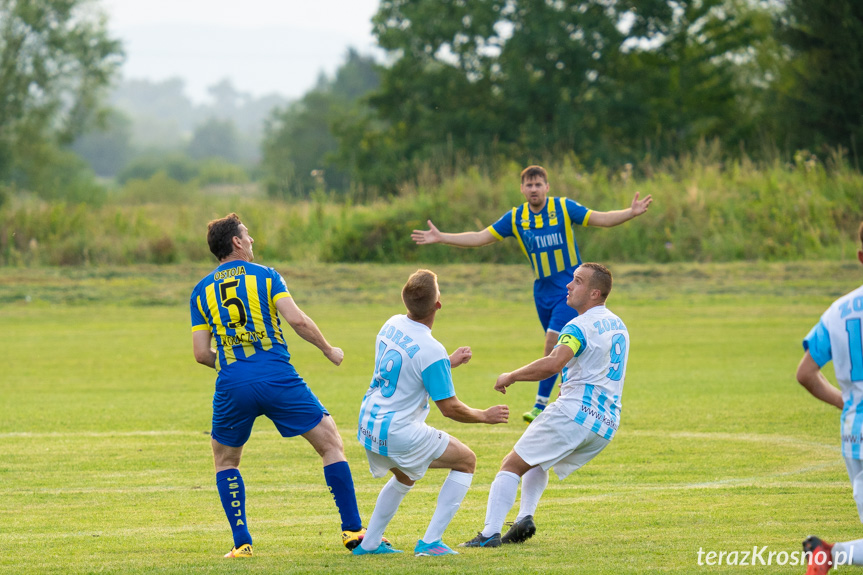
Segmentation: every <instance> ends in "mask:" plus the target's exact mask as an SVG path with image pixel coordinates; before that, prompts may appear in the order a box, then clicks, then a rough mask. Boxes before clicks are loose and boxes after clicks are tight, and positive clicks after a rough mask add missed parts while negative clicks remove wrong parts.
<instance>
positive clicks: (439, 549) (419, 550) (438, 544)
mask: <svg viewBox="0 0 863 575" xmlns="http://www.w3.org/2000/svg"><path fill="white" fill-rule="evenodd" d="M414 555H415V556H417V557H430V556H438V555H458V553H457V552H456V551H453V550H452V549H450V548H449V546H448V545H447V544H446V543H444V542H443V541H441V540H440V539H438V540H437V541H432V542H431V543H426V542H425V541H423V540H422V539H420V540H419V541H417V546H416V547H414Z"/></svg>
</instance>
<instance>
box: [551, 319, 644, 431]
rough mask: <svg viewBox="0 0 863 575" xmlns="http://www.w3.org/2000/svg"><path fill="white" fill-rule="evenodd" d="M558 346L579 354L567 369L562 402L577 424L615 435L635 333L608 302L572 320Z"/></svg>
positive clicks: (558, 401)
mask: <svg viewBox="0 0 863 575" xmlns="http://www.w3.org/2000/svg"><path fill="white" fill-rule="evenodd" d="M557 345H565V346H567V347H569V348H570V349H572V350H573V352H575V356H573V358H572V359H571V360H569V362H567V364H566V366H564V368H563V371H562V372H561V380H562V383H561V384H560V397H559V398H558V399H557V401H556V403H557V404H558V406H559V407H560V409H561V410H562V411H563V412H564V413H565V414H566V415H567V416H569V417H571V418H572V419H573V420H574V421H575V422H576V423H578V424H580V425H583V426H584V427H587V428H588V429H590V430H591V431H593V432H594V433H596V434H597V435H599V436H600V437H604V438H605V439H609V440H610V439H611V438H612V437H614V433H615V432H616V431H617V428H618V426H619V425H620V405H621V404H620V397H621V395H622V394H623V380H624V377H625V376H626V360H627V359H628V358H629V332H628V331H627V330H626V326H625V325H624V324H623V321H621V319H620V318H619V317H617V316H616V315H614V314H613V313H611V311H609V310H608V308H606V307H605V306H604V305H600V306H596V307H592V308H590V309H589V310H587V311H586V312H585V313H584V315H580V316H578V317H576V318H575V319H573V320H572V321H570V322H569V323H567V324H566V325H565V326H564V327H563V329H562V330H561V332H560V336H559V337H558V340H557Z"/></svg>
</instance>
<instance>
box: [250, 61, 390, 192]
mask: <svg viewBox="0 0 863 575" xmlns="http://www.w3.org/2000/svg"><path fill="white" fill-rule="evenodd" d="M377 74H378V72H377V66H376V64H375V62H374V59H373V58H371V57H369V56H361V55H360V54H359V53H357V52H356V51H355V50H353V49H351V50H349V51H348V54H347V59H346V62H345V63H344V64H343V65H342V66H341V67H340V68H339V70H338V71H337V72H336V75H335V78H333V79H332V80H330V79H328V78H326V77H325V76H321V77H320V79H319V81H318V85H317V86H316V87H315V89H313V90H312V91H310V92H308V93H307V94H306V95H305V96H303V98H302V99H300V100H299V101H297V102H294V103H293V104H291V105H289V106H287V107H286V108H283V109H276V110H274V111H273V113H272V114H271V115H270V118H269V119H268V120H267V122H266V124H265V133H264V141H263V144H262V150H263V160H262V164H263V168H264V171H265V173H266V182H267V190H268V192H269V193H270V194H271V195H274V196H299V197H304V196H308V195H309V194H310V193H311V192H312V191H314V190H316V189H320V188H323V187H325V188H327V189H330V190H336V191H338V192H341V193H344V192H346V191H347V189H348V187H349V185H350V179H351V174H352V170H354V168H355V164H354V163H353V162H354V160H355V158H354V157H352V156H349V155H341V154H340V153H339V141H338V140H337V138H336V133H337V132H336V130H340V129H341V128H342V127H344V128H345V129H347V127H348V126H352V125H354V124H355V123H356V122H357V121H358V120H357V119H358V118H361V117H362V116H363V114H364V113H365V108H364V104H363V103H362V96H364V95H365V94H366V93H368V92H370V91H371V90H372V89H374V88H375V87H376V86H377V85H378V75H377Z"/></svg>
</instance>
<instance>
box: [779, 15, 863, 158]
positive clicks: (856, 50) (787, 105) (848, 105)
mask: <svg viewBox="0 0 863 575" xmlns="http://www.w3.org/2000/svg"><path fill="white" fill-rule="evenodd" d="M786 2H787V10H786V11H785V12H783V13H781V14H780V18H779V20H778V29H779V33H780V38H781V39H782V40H783V41H784V42H785V44H786V46H787V47H788V48H789V49H790V51H791V57H790V60H789V63H788V66H787V67H786V68H785V70H784V72H785V74H786V76H785V78H784V80H783V81H782V82H781V83H779V90H780V93H781V95H782V99H783V101H782V105H781V107H780V111H779V117H780V118H781V119H782V126H783V128H784V133H785V134H787V138H788V142H789V143H790V144H791V145H792V146H794V147H801V148H802V147H806V148H808V147H810V146H818V145H819V144H828V145H832V146H836V145H841V146H844V147H845V148H849V147H850V148H852V149H855V151H856V149H857V148H858V147H859V146H861V144H863V98H861V94H863V2H859V1H858V0H821V1H819V2H807V1H805V0H786Z"/></svg>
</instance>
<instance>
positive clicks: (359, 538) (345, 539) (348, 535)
mask: <svg viewBox="0 0 863 575" xmlns="http://www.w3.org/2000/svg"><path fill="white" fill-rule="evenodd" d="M365 534H366V528H365V527H363V528H362V529H360V530H359V531H342V545H344V546H345V547H347V549H348V551H353V550H354V548H355V547H357V546H358V545H359V544H360V543H362V542H363V537H364V536H365Z"/></svg>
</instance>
